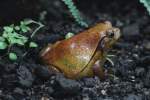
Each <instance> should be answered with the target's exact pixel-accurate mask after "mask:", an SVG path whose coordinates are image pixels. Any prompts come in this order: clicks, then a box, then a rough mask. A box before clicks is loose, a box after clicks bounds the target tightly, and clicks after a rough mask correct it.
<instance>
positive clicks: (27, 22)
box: [23, 19, 33, 25]
mask: <svg viewBox="0 0 150 100" xmlns="http://www.w3.org/2000/svg"><path fill="white" fill-rule="evenodd" d="M23 22H24V24H25V25H29V24H32V23H33V20H31V19H25V20H24V21H23Z"/></svg>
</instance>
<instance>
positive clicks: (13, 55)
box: [9, 52, 17, 61]
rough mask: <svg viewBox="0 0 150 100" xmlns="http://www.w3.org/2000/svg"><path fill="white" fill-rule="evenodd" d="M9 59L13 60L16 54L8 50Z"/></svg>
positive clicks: (15, 58)
mask: <svg viewBox="0 0 150 100" xmlns="http://www.w3.org/2000/svg"><path fill="white" fill-rule="evenodd" d="M9 59H10V60H13V61H15V60H17V55H16V53H13V52H10V53H9Z"/></svg>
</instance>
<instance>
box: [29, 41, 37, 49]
mask: <svg viewBox="0 0 150 100" xmlns="http://www.w3.org/2000/svg"><path fill="white" fill-rule="evenodd" d="M29 47H30V48H36V47H38V45H37V44H36V43H35V42H30V44H29Z"/></svg>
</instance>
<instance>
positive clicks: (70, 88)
mask: <svg viewBox="0 0 150 100" xmlns="http://www.w3.org/2000/svg"><path fill="white" fill-rule="evenodd" d="M53 88H54V89H55V90H56V91H55V93H56V94H57V95H58V94H59V96H60V97H61V96H64V94H68V95H65V96H71V95H77V94H79V93H80V92H81V91H80V90H81V85H80V83H79V82H78V81H76V80H71V79H67V78H65V77H64V76H63V75H62V74H60V75H57V76H56V79H55V83H54V84H53Z"/></svg>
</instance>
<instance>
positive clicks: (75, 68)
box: [40, 21, 120, 79]
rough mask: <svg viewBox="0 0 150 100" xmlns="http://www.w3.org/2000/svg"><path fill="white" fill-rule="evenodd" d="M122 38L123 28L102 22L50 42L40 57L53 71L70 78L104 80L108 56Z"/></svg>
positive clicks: (108, 22)
mask: <svg viewBox="0 0 150 100" xmlns="http://www.w3.org/2000/svg"><path fill="white" fill-rule="evenodd" d="M119 38H120V29H119V28H116V27H113V26H112V24H111V22H110V21H104V22H100V23H98V24H96V25H94V26H93V27H91V28H89V29H87V30H85V31H82V32H80V33H78V34H76V35H74V36H73V37H71V38H69V39H64V40H60V41H57V42H56V43H54V44H48V45H47V46H46V47H45V48H43V49H42V50H41V52H40V58H41V60H42V62H43V63H44V64H46V65H47V66H48V69H49V70H50V72H54V73H62V74H64V76H65V77H67V78H70V79H81V78H83V77H93V76H98V77H99V78H101V79H104V78H105V77H106V73H105V69H104V67H103V66H104V63H105V62H106V56H107V54H108V51H109V50H110V48H112V46H113V45H114V44H115V43H116V42H117V41H118V39H119Z"/></svg>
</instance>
